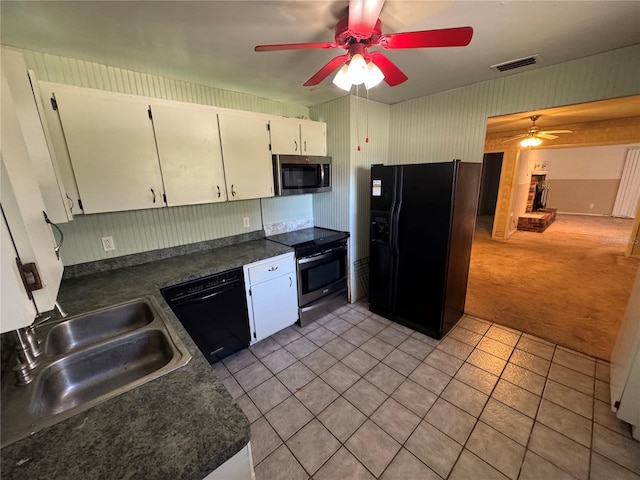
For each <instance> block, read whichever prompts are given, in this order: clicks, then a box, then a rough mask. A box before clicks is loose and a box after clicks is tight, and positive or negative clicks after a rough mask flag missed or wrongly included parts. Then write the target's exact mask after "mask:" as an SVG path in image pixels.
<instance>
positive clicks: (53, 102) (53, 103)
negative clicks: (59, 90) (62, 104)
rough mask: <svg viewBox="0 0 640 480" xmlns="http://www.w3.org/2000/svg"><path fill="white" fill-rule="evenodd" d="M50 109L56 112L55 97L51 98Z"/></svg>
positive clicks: (56, 103)
mask: <svg viewBox="0 0 640 480" xmlns="http://www.w3.org/2000/svg"><path fill="white" fill-rule="evenodd" d="M51 108H53V110H54V111H57V110H58V102H57V101H56V97H51Z"/></svg>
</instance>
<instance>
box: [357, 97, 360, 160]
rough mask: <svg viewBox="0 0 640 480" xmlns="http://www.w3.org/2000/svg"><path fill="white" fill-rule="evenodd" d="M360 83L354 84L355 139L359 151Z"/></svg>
mask: <svg viewBox="0 0 640 480" xmlns="http://www.w3.org/2000/svg"><path fill="white" fill-rule="evenodd" d="M359 90H360V85H356V101H357V102H358V103H357V104H356V141H357V142H358V151H360V95H359Z"/></svg>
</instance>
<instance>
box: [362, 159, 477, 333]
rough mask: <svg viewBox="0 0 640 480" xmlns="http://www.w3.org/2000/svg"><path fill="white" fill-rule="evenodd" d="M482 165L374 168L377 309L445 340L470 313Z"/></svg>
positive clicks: (373, 291)
mask: <svg viewBox="0 0 640 480" xmlns="http://www.w3.org/2000/svg"><path fill="white" fill-rule="evenodd" d="M481 168H482V164H480V163H465V162H461V161H460V160H454V161H452V162H444V163H424V164H411V165H388V166H384V165H373V166H372V167H371V224H370V245H369V309H370V310H371V311H372V312H374V313H377V314H379V315H382V316H383V317H386V318H388V319H390V320H393V321H395V322H397V323H400V324H402V325H406V326H407V327H410V328H413V329H414V330H417V331H419V332H422V333H425V334H427V335H429V336H431V337H434V338H441V337H442V336H443V335H445V334H446V333H447V332H448V331H449V330H450V329H451V327H453V326H454V325H455V323H456V322H457V321H458V320H459V319H460V317H461V316H462V314H463V312H464V302H465V296H466V293H467V278H468V275H469V259H470V257H471V244H472V242H473V234H474V229H475V220H476V209H477V203H478V190H479V185H480V172H481Z"/></svg>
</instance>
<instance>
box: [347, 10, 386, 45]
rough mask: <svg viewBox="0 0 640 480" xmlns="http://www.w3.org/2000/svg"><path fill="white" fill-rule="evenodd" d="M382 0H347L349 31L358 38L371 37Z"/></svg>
mask: <svg viewBox="0 0 640 480" xmlns="http://www.w3.org/2000/svg"><path fill="white" fill-rule="evenodd" d="M382 5H384V0H349V33H350V34H351V36H352V37H354V38H356V39H358V40H360V39H363V38H369V37H371V33H372V32H373V27H375V25H376V22H377V21H378V17H379V16H380V11H381V10H382Z"/></svg>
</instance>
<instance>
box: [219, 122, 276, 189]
mask: <svg viewBox="0 0 640 480" xmlns="http://www.w3.org/2000/svg"><path fill="white" fill-rule="evenodd" d="M218 122H219V124H220V142H221V144H222V158H223V160H224V172H225V178H226V183H227V194H228V199H229V200H247V199H250V198H264V197H273V166H272V162H271V152H270V151H269V131H268V120H267V117H266V116H262V115H259V114H251V113H246V114H245V113H242V112H230V111H220V113H219V114H218Z"/></svg>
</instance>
